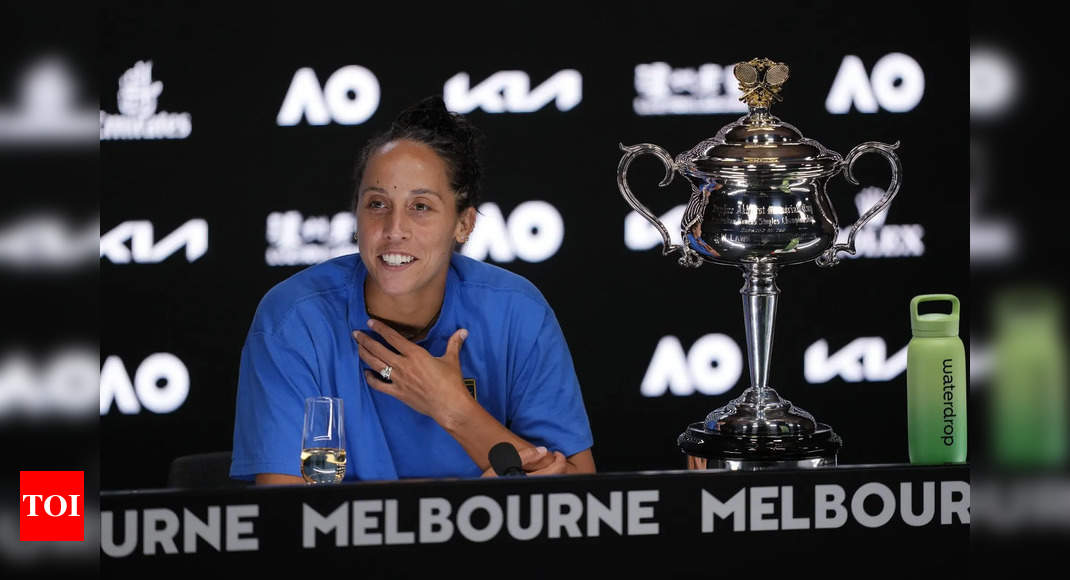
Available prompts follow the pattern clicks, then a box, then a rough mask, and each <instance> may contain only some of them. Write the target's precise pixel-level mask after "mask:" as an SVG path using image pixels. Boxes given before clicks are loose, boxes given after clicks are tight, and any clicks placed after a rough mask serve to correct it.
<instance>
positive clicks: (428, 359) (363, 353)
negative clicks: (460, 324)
mask: <svg viewBox="0 0 1070 580" xmlns="http://www.w3.org/2000/svg"><path fill="white" fill-rule="evenodd" d="M368 328H371V329H372V330H374V331H375V332H378V333H379V335H380V336H382V337H383V339H384V340H386V342H387V343H389V344H390V346H392V347H394V348H395V349H396V350H397V351H398V352H399V353H400V354H395V353H393V352H391V351H390V349H388V348H386V347H385V346H383V345H382V344H379V343H378V342H376V341H375V340H374V339H372V338H371V337H370V336H368V335H366V334H364V333H363V332H360V331H359V330H354V331H353V338H355V339H356V340H357V345H358V352H359V353H360V358H361V360H363V361H364V362H365V363H367V365H368V366H369V367H371V368H373V369H385V368H386V367H387V366H389V367H390V382H389V383H388V382H386V381H384V380H383V378H382V377H381V376H380V375H379V374H376V373H374V372H371V371H365V372H364V376H365V377H366V378H367V380H368V384H369V385H371V386H372V388H374V389H376V390H377V391H380V392H383V393H386V394H388V395H390V396H392V397H394V398H396V399H398V400H400V401H401V402H402V403H405V404H406V405H408V406H409V407H411V408H412V409H413V410H414V411H417V412H419V413H422V414H424V415H428V416H429V417H431V418H432V419H435V421H436V422H438V423H440V424H441V423H442V422H443V420H444V418H445V417H446V416H448V414H449V413H451V412H456V411H457V409H458V408H459V407H460V406H461V405H463V404H464V403H465V402H467V401H469V400H471V395H469V394H468V390H467V389H466V388H465V386H464V378H463V376H462V375H461V358H460V357H461V345H462V344H463V343H464V340H465V339H466V338H467V337H468V331H467V330H465V329H463V328H462V329H460V330H458V331H457V332H454V333H453V336H451V337H450V340H449V342H448V343H447V344H446V352H445V354H443V355H442V356H441V357H434V356H431V353H429V352H427V350H425V349H424V348H423V347H421V346H420V345H418V344H415V343H413V342H410V341H409V340H408V339H406V338H405V337H403V336H401V335H400V334H398V332H397V331H395V330H394V329H393V328H390V327H389V326H388V325H386V324H385V323H382V322H379V321H372V320H369V321H368Z"/></svg>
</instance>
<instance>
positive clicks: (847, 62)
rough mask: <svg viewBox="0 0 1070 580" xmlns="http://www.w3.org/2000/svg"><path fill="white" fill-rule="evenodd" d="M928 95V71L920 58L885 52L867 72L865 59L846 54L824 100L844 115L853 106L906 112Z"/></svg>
mask: <svg viewBox="0 0 1070 580" xmlns="http://www.w3.org/2000/svg"><path fill="white" fill-rule="evenodd" d="M923 96H925V73H924V72H923V71H922V70H921V65H919V64H918V61H916V60H914V59H913V58H911V57H910V56H909V55H906V54H903V53H901V52H893V53H891V54H887V55H884V56H883V57H881V59H880V60H878V61H877V62H876V63H875V64H874V65H873V72H872V73H871V74H866V67H865V64H863V62H862V59H861V58H859V57H857V56H855V55H851V54H849V55H847V56H845V57H843V62H842V63H840V70H839V72H837V73H836V79H835V80H834V81H832V89H831V90H830V91H829V94H828V97H827V98H826V99H825V109H827V110H828V112H830V113H833V114H837V115H842V114H846V113H849V112H850V111H851V107H854V108H855V110H857V111H858V112H859V113H877V112H879V111H880V110H881V109H884V110H885V111H888V112H889V113H906V112H908V111H912V110H914V107H917V106H918V103H920V102H921V99H922V97H923Z"/></svg>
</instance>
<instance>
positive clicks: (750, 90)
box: [676, 58, 843, 180]
mask: <svg viewBox="0 0 1070 580" xmlns="http://www.w3.org/2000/svg"><path fill="white" fill-rule="evenodd" d="M734 72H735V76H736V79H738V80H739V88H740V90H741V91H743V96H742V97H740V100H741V101H746V103H747V106H748V108H749V109H750V112H749V113H748V114H747V115H745V116H743V117H740V118H739V120H737V121H736V122H734V123H731V124H729V125H726V126H724V127H723V128H722V129H721V130H720V131H718V132H717V135H716V136H714V137H712V138H710V139H706V140H705V141H703V142H701V143H699V144H698V145H696V146H695V147H694V148H692V149H691V150H690V151H687V152H686V153H681V154H680V155H678V156H677V158H676V165H677V167H678V168H679V169H680V171H682V172H683V173H684V174H686V175H691V176H695V177H700V178H702V177H713V178H719V179H726V180H732V179H750V178H752V177H781V176H782V177H800V178H805V177H819V176H822V175H830V174H833V173H835V172H836V171H838V170H839V167H840V163H841V162H842V160H843V158H842V157H841V156H840V154H839V153H836V152H835V151H832V150H830V149H827V148H826V147H825V146H823V145H821V144H820V143H818V142H817V141H814V140H813V139H807V138H806V137H803V135H802V133H801V132H800V131H799V130H798V129H796V128H795V127H793V126H792V125H789V124H788V123H785V122H783V121H781V120H780V119H778V118H777V117H775V116H773V115H772V114H771V113H770V112H769V106H770V105H771V104H772V103H773V101H781V100H783V99H782V98H781V96H780V89H781V88H782V87H783V86H784V83H785V82H786V81H787V80H788V66H787V65H786V64H784V63H780V62H773V61H771V60H769V59H767V58H760V59H759V58H756V59H754V60H751V61H748V62H741V63H737V64H736V66H735V69H734Z"/></svg>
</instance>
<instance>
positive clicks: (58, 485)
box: [19, 471, 85, 542]
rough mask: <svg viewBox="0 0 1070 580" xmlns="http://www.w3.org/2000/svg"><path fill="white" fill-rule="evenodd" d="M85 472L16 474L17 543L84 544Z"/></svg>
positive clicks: (27, 472)
mask: <svg viewBox="0 0 1070 580" xmlns="http://www.w3.org/2000/svg"><path fill="white" fill-rule="evenodd" d="M84 489H85V472H84V471H20V472H19V540H20V541H23V542H70V541H76V542H82V541H85V491H84Z"/></svg>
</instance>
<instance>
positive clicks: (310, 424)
mask: <svg viewBox="0 0 1070 580" xmlns="http://www.w3.org/2000/svg"><path fill="white" fill-rule="evenodd" d="M345 475H346V437H345V429H344V426H343V422H342V399H340V398H338V397H309V398H307V399H305V426H304V429H303V430H302V433H301V476H302V477H304V479H305V482H306V483H308V484H310V485H312V484H319V483H340V482H341V481H342V478H344V477H345Z"/></svg>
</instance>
